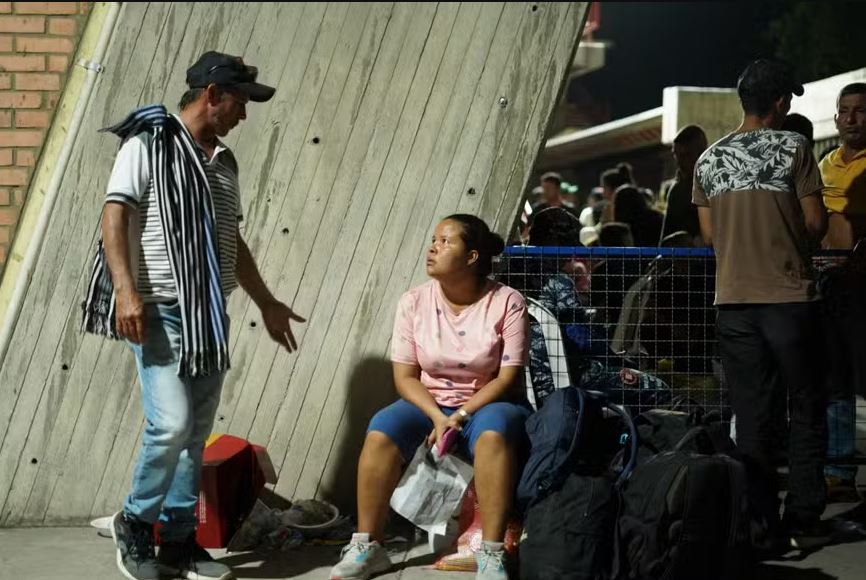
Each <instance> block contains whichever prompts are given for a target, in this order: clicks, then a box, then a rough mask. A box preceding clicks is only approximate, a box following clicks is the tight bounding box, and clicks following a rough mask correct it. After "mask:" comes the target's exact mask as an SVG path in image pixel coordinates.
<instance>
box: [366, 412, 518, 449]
mask: <svg viewBox="0 0 866 580" xmlns="http://www.w3.org/2000/svg"><path fill="white" fill-rule="evenodd" d="M440 409H442V412H443V413H445V415H448V416H450V415H451V414H452V413H455V412H456V411H457V408H456V407H454V408H452V407H440ZM531 414H532V408H531V407H530V406H529V404H528V403H510V402H506V401H497V402H495V403H490V404H488V405H485V406H484V407H481V408H480V409H479V410H478V411H476V412H475V413H474V414H473V415H472V417H471V418H470V419H469V420H468V421H466V422H464V423H463V431H462V432H461V433H460V439H459V440H458V449H460V450H462V451H464V452H468V454H469V456H470V457H474V450H475V443H476V442H477V441H478V437H480V436H481V434H482V433H484V432H485V431H493V432H495V433H499V434H501V435H502V436H503V437H505V440H506V441H508V442H510V443H512V444H515V445H516V446H517V447H518V448H523V447H525V444H526V441H527V437H526V429H525V423H526V419H528V418H529V416H530V415H531ZM432 430H433V422H432V421H431V420H430V419H429V418H428V417H427V415H425V414H424V412H423V411H421V409H419V408H418V407H416V406H415V405H413V404H412V403H410V402H408V401H405V400H403V399H400V400H399V401H397V402H396V403H392V404H390V405H388V406H387V407H385V408H384V409H382V410H380V411H379V412H378V413H376V415H374V416H373V419H372V420H371V421H370V426H369V427H368V428H367V432H368V433H369V432H370V431H378V432H380V433H384V434H385V435H387V436H388V438H389V439H391V441H393V442H394V443H395V444H396V445H397V447H398V448H399V449H400V453H401V454H402V455H403V459H404V460H405V461H406V462H407V463H408V462H409V461H411V459H412V457H413V456H414V455H415V451H416V450H417V449H418V446H419V445H421V444H422V443H423V442H424V439H425V438H426V437H427V436H428V435H429V434H430V431H432Z"/></svg>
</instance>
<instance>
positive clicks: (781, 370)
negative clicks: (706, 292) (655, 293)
mask: <svg viewBox="0 0 866 580" xmlns="http://www.w3.org/2000/svg"><path fill="white" fill-rule="evenodd" d="M818 316H819V311H818V305H817V304H816V303H800V304H768V305H763V304H761V305H752V304H749V305H726V306H720V307H719V313H718V322H717V328H718V339H719V347H720V350H721V355H722V364H723V365H724V368H725V375H726V377H727V380H728V386H729V389H730V395H731V402H732V405H733V408H734V413H735V414H736V416H737V446H738V447H739V449H740V451H741V453H742V454H743V458H744V461H745V463H746V469H747V472H748V475H749V484H750V489H749V495H750V497H751V498H752V500H753V501H754V502H755V506H756V508H757V509H758V510H759V513H760V514H761V515H763V516H764V517H765V518H766V520H767V523H768V525H769V527H770V529H774V528H775V527H776V526H777V525H778V521H779V499H778V492H779V488H778V482H777V479H776V470H775V467H774V463H773V457H774V449H773V446H774V445H773V443H774V440H776V439H777V437H776V436H775V433H774V430H775V429H777V426H776V421H775V420H774V417H776V416H777V414H778V409H775V410H774V406H778V405H783V404H785V401H786V399H787V400H788V401H789V406H790V407H789V413H790V435H789V438H788V463H789V470H790V475H789V478H788V495H787V496H786V498H785V520H786V523H790V524H791V525H810V524H812V523H814V522H815V521H817V519H819V518H820V516H821V514H822V513H823V511H824V506H825V502H826V497H825V496H826V489H825V484H824V456H825V453H826V449H827V425H826V409H827V394H826V388H825V385H826V383H825V381H823V380H822V378H821V370H820V366H819V363H820V360H821V350H820V349H821V327H820V321H819V318H818ZM774 391H778V392H775V393H774ZM786 395H787V396H786Z"/></svg>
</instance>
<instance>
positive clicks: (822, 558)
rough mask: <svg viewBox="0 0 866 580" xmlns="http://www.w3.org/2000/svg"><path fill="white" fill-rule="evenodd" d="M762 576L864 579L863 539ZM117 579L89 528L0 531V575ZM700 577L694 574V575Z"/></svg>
mask: <svg viewBox="0 0 866 580" xmlns="http://www.w3.org/2000/svg"><path fill="white" fill-rule="evenodd" d="M840 515H842V516H845V517H852V518H854V519H856V520H858V521H860V522H862V523H866V505H863V504H861V505H860V506H855V505H850V504H849V505H837V506H833V508H832V509H831V510H828V517H834V516H840ZM338 553H339V549H338V548H304V549H301V550H297V551H292V552H287V553H282V554H277V555H273V556H268V557H266V558H265V557H262V556H260V555H258V554H253V553H238V554H225V553H224V552H221V551H218V552H214V556H215V557H217V558H219V559H220V560H222V561H223V562H225V563H226V564H229V565H231V566H232V567H234V569H235V572H236V574H237V577H238V579H239V580H246V579H255V578H267V579H274V580H279V579H286V578H299V579H305V580H306V579H309V580H312V579H322V580H323V579H326V578H327V577H328V570H329V569H330V567H331V566H332V565H333V563H334V561H335V559H336V558H337V557H338ZM392 559H393V560H394V562H396V563H397V565H396V566H395V570H394V571H393V572H392V573H389V574H386V575H383V576H380V578H382V579H387V580H395V579H398V578H399V579H404V580H421V579H427V580H433V579H439V580H449V579H462V580H466V579H469V578H472V575H471V574H462V573H454V572H437V571H434V570H431V569H430V568H429V566H430V564H432V562H433V558H432V556H430V554H429V552H428V550H427V548H426V546H417V547H414V548H412V549H408V550H407V549H406V547H405V546H403V548H402V549H401V548H399V547H398V548H396V549H394V550H393V551H392ZM760 577H761V578H762V579H763V580H783V579H784V580H789V579H790V580H861V579H863V578H866V538H860V539H859V540H858V541H853V542H849V543H842V544H836V545H832V546H828V547H826V548H824V549H822V550H820V551H817V552H815V553H813V554H810V555H808V556H806V557H805V558H803V559H801V560H786V561H777V562H770V563H767V564H764V565H763V568H762V573H761V575H760ZM115 579H117V580H120V579H121V576H120V574H119V573H118V571H117V568H116V567H115V563H114V550H113V545H112V543H111V540H110V539H106V538H102V537H100V536H98V535H97V534H96V532H95V531H94V530H93V528H38V529H34V528H25V529H3V530H0V580H115ZM696 580H698V579H696Z"/></svg>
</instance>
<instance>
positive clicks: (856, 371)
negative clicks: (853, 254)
mask: <svg viewBox="0 0 866 580" xmlns="http://www.w3.org/2000/svg"><path fill="white" fill-rule="evenodd" d="M822 282H823V285H822V286H823V287H822V290H821V293H822V295H823V296H824V301H823V309H822V319H823V323H824V343H825V345H826V350H825V352H826V357H825V358H826V361H827V375H826V377H827V389H828V392H829V396H830V403H829V406H828V407H827V430H828V447H827V459H828V461H829V462H831V463H832V461H833V459H852V458H853V457H854V456H855V454H856V450H855V444H854V443H855V441H854V440H855V435H856V433H855V427H856V406H855V398H854V394H855V392H859V393H864V390H866V389H864V384H866V302H864V299H863V296H864V292H866V284H864V281H863V280H862V276H845V271H844V270H843V269H841V268H836V269H832V270H828V271H826V272H825V273H824V275H823V279H822ZM825 473H826V474H827V475H831V476H835V477H839V478H842V479H844V480H849V481H854V479H855V478H856V476H857V468H856V467H854V466H841V465H832V464H831V465H828V466H827V468H826V469H825Z"/></svg>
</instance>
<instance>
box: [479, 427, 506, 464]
mask: <svg viewBox="0 0 866 580" xmlns="http://www.w3.org/2000/svg"><path fill="white" fill-rule="evenodd" d="M512 447H513V445H511V443H510V442H509V441H508V439H507V438H506V436H505V434H504V433H500V432H499V431H482V432H481V434H480V435H478V437H477V438H476V439H475V448H474V450H473V455H474V456H475V457H476V458H477V457H478V456H479V455H481V456H484V455H499V454H501V453H509V452H510V451H511V449H512Z"/></svg>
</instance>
